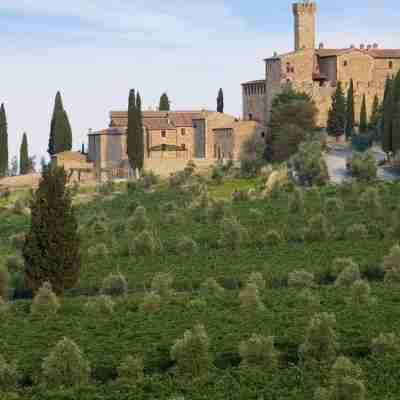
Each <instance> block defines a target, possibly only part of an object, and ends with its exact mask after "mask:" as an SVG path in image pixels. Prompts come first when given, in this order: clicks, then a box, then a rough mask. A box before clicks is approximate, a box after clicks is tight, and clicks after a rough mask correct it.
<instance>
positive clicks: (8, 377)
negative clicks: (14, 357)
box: [0, 354, 18, 391]
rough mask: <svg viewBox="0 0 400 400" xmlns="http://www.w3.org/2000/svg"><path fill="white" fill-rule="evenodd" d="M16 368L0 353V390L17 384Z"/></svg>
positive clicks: (8, 388) (11, 387)
mask: <svg viewBox="0 0 400 400" xmlns="http://www.w3.org/2000/svg"><path fill="white" fill-rule="evenodd" d="M17 378H18V374H17V368H16V366H15V364H10V363H8V362H7V361H6V360H5V358H4V357H3V356H2V355H1V354H0V391H5V390H10V389H13V388H15V387H16V386H17Z"/></svg>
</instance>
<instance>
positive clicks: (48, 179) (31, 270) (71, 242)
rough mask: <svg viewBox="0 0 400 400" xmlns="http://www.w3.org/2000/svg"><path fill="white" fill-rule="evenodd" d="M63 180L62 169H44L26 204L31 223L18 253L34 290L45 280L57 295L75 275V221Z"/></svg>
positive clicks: (77, 242) (78, 263)
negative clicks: (32, 194) (20, 254)
mask: <svg viewBox="0 0 400 400" xmlns="http://www.w3.org/2000/svg"><path fill="white" fill-rule="evenodd" d="M66 179H67V177H66V174H65V172H64V169H63V168H58V167H49V168H47V169H45V170H44V171H43V175H42V180H41V181H40V183H39V188H38V190H37V191H36V193H35V194H34V196H33V199H32V201H31V204H30V208H31V224H30V230H29V233H28V234H27V236H26V241H25V244H24V248H23V251H22V252H23V256H24V259H25V278H26V281H27V283H28V285H29V287H30V288H31V289H32V290H34V291H36V290H37V289H38V288H39V287H40V286H41V285H42V284H43V282H46V281H49V282H50V283H51V285H52V287H53V288H54V291H55V292H56V293H58V294H61V293H63V292H64V290H65V289H69V288H71V287H73V286H74V285H75V284H76V282H77V281H78V278H79V273H80V269H81V257H80V248H79V247H80V239H79V235H78V222H77V219H76V217H75V212H74V209H73V207H72V203H71V197H70V194H69V191H68V190H67V188H66Z"/></svg>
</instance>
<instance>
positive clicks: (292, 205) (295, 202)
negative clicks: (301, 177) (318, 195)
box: [289, 188, 304, 213]
mask: <svg viewBox="0 0 400 400" xmlns="http://www.w3.org/2000/svg"><path fill="white" fill-rule="evenodd" d="M303 208H304V196H303V191H302V190H301V189H299V188H295V189H294V191H293V192H292V194H291V195H290V197H289V211H290V212H292V213H297V212H300V211H302V210H303Z"/></svg>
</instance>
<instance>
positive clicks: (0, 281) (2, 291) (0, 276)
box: [0, 265, 10, 300]
mask: <svg viewBox="0 0 400 400" xmlns="http://www.w3.org/2000/svg"><path fill="white" fill-rule="evenodd" d="M9 290H10V274H9V272H8V270H7V269H6V268H5V267H4V266H2V265H0V298H2V299H3V300H7V299H8V294H9Z"/></svg>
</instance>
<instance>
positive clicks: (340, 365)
mask: <svg viewBox="0 0 400 400" xmlns="http://www.w3.org/2000/svg"><path fill="white" fill-rule="evenodd" d="M361 374H362V371H361V369H360V368H359V367H357V366H355V365H354V364H353V363H352V362H351V360H350V359H348V358H347V357H343V356H341V357H338V359H337V360H336V361H335V363H334V365H333V367H332V369H331V372H330V376H329V381H328V382H329V386H328V387H327V388H319V389H318V390H317V392H316V393H315V397H314V398H315V399H316V400H336V399H340V400H365V398H366V389H365V386H364V384H363V383H362V381H361V380H360V378H361Z"/></svg>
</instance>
